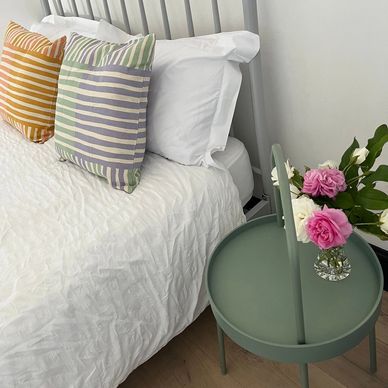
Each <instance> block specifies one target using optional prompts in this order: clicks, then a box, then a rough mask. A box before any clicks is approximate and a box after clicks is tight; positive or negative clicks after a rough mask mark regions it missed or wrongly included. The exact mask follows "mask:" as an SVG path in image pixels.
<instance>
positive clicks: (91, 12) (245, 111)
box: [41, 0, 273, 212]
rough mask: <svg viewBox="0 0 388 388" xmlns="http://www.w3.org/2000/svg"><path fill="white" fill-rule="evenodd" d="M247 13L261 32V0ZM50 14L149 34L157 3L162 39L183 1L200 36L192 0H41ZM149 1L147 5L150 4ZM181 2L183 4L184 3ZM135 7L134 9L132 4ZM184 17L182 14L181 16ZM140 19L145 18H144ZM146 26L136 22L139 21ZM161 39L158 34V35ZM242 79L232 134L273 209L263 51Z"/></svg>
mask: <svg viewBox="0 0 388 388" xmlns="http://www.w3.org/2000/svg"><path fill="white" fill-rule="evenodd" d="M206 1H208V2H210V3H211V9H212V19H213V31H214V32H215V33H218V32H221V31H223V29H222V20H221V17H220V8H219V5H220V4H219V3H222V2H223V0H206ZM240 1H241V5H242V10H243V15H244V25H243V26H242V27H243V28H244V29H246V30H248V31H251V32H254V33H256V34H258V33H259V22H258V13H257V0H240ZM41 2H42V6H43V9H44V12H45V14H46V15H50V14H58V15H62V16H64V15H66V16H80V17H86V18H90V19H94V20H96V19H100V18H101V16H98V15H99V14H101V12H100V11H101V10H102V15H103V16H102V17H103V18H104V19H106V20H107V21H108V22H110V23H112V24H115V25H118V27H120V28H124V29H125V30H126V31H127V32H128V33H130V34H137V33H145V34H146V33H149V31H150V30H152V31H153V32H156V34H157V31H155V30H154V29H150V23H149V19H150V18H149V13H148V12H149V8H147V4H148V5H149V4H152V13H155V11H157V13H158V14H159V17H160V21H161V26H162V30H163V33H162V34H163V35H164V36H163V38H165V39H173V33H172V30H173V28H172V27H174V25H173V24H172V23H171V20H172V19H171V18H170V14H169V9H171V8H169V7H171V6H172V3H174V6H176V5H183V9H184V18H183V19H185V24H186V34H185V35H186V36H195V35H196V26H195V21H194V19H193V12H192V7H191V6H192V1H191V2H190V0H148V1H147V2H146V1H144V0H110V1H108V0H93V1H91V0H41ZM145 3H146V4H145ZM179 3H180V4H179ZM128 5H130V6H131V7H134V6H136V7H137V11H138V12H137V17H140V20H137V21H138V23H133V18H131V17H130V16H133V15H132V13H129V12H128V9H129V7H128ZM113 6H115V7H116V8H117V7H119V8H118V9H119V14H120V19H121V20H118V21H116V20H113V19H114V18H113V17H112V14H113V11H112V10H113ZM131 9H132V8H131ZM180 20H182V18H180ZM139 22H140V23H139ZM135 24H137V26H139V25H140V26H141V27H140V28H141V31H139V30H138V29H139V27H137V28H136V27H134V25H135ZM157 36H158V38H159V34H157ZM242 72H243V83H242V87H241V92H240V96H239V100H238V102H237V106H236V111H235V115H234V119H233V127H232V134H233V136H235V137H237V138H238V139H240V140H241V141H242V142H243V143H244V144H245V146H246V148H247V150H248V153H249V156H250V159H251V163H252V169H253V173H254V177H255V195H256V196H257V197H259V198H260V199H261V200H262V201H261V208H262V209H266V210H267V212H270V211H271V208H272V206H271V204H272V203H273V188H272V183H271V179H270V140H269V133H268V132H267V127H266V122H265V115H264V99H263V87H262V72H261V60H260V53H259V55H257V56H256V58H255V59H254V60H253V61H252V62H251V63H250V64H249V65H247V66H242Z"/></svg>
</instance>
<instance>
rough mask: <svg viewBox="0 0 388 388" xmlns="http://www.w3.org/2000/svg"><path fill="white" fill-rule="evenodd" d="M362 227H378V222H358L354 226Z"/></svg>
mask: <svg viewBox="0 0 388 388" xmlns="http://www.w3.org/2000/svg"><path fill="white" fill-rule="evenodd" d="M363 225H380V223H379V222H360V223H358V224H354V226H363Z"/></svg>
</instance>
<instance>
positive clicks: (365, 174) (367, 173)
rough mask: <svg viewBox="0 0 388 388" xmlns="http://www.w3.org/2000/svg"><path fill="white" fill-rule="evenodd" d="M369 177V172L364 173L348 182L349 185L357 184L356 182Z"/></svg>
mask: <svg viewBox="0 0 388 388" xmlns="http://www.w3.org/2000/svg"><path fill="white" fill-rule="evenodd" d="M367 175H369V171H367V172H364V173H363V174H361V175H359V176H356V177H354V178H352V179H350V181H349V182H347V184H348V185H350V184H351V183H353V182H356V181H358V180H359V179H360V178H362V177H364V176H367Z"/></svg>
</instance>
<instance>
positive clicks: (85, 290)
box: [0, 122, 245, 388]
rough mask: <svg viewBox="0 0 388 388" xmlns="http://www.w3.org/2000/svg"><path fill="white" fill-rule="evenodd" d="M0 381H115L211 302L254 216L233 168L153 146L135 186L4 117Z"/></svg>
mask: <svg viewBox="0 0 388 388" xmlns="http://www.w3.org/2000/svg"><path fill="white" fill-rule="evenodd" d="M0 167H1V169H0V185H1V186H0V387H4V388H5V387H6V388H12V387H23V388H54V387H55V388H81V387H82V388H88V387H90V388H99V387H104V388H105V387H106V388H113V387H116V386H117V385H118V384H119V383H120V382H122V381H123V380H124V379H125V378H126V376H127V375H128V374H129V373H130V372H131V371H132V370H133V369H135V368H136V367H137V366H138V365H140V364H141V363H143V362H144V361H145V360H147V359H148V358H150V357H151V356H152V355H153V354H154V353H156V352H157V351H158V350H159V349H160V348H161V347H163V346H164V345H165V344H166V343H167V342H168V341H169V340H170V339H171V338H172V337H173V336H175V335H177V334H178V333H179V332H181V331H182V330H183V329H184V328H185V327H186V326H187V325H189V324H190V323H191V322H192V321H193V320H194V319H195V318H196V317H197V316H198V315H199V313H200V312H201V311H202V310H203V309H204V308H205V306H206V304H207V298H206V292H205V289H204V286H203V273H204V268H205V264H206V259H207V258H208V257H209V255H210V253H211V251H212V250H213V249H214V247H215V246H216V244H217V243H218V242H219V241H220V239H222V237H224V236H225V235H226V234H227V233H228V232H230V231H231V230H232V229H233V228H235V227H236V226H238V225H240V224H241V223H243V222H244V221H245V217H244V215H243V212H242V208H241V202H240V199H239V195H238V191H237V188H236V187H235V185H234V184H233V182H232V178H231V176H230V174H229V173H228V172H227V171H222V170H219V169H213V168H210V169H207V168H203V167H187V166H182V165H179V164H177V163H174V162H171V161H168V160H166V159H164V158H162V157H160V156H157V155H154V154H147V155H146V158H145V162H144V168H143V171H142V179H141V183H140V185H139V186H138V187H137V188H136V190H135V192H134V193H133V194H131V195H128V194H126V193H124V192H123V191H117V190H114V189H112V188H111V187H110V186H109V184H108V183H107V182H106V181H104V180H102V179H100V178H97V177H96V176H94V175H91V174H89V173H88V172H86V171H84V170H82V169H80V168H78V167H77V166H75V165H72V164H71V163H69V162H65V163H61V162H59V161H58V160H57V156H56V154H55V150H54V144H53V140H50V141H48V142H47V143H46V144H43V145H40V144H32V143H29V142H28V141H26V140H24V139H23V138H22V136H21V135H20V134H19V133H18V132H17V131H16V130H15V129H12V128H11V127H9V126H8V125H7V124H5V123H3V122H0Z"/></svg>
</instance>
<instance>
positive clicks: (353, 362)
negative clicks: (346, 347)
mask: <svg viewBox="0 0 388 388" xmlns="http://www.w3.org/2000/svg"><path fill="white" fill-rule="evenodd" d="M376 336H377V360H378V371H377V373H376V374H375V375H373V376H371V375H370V374H369V373H368V362H369V354H368V341H367V339H366V340H364V341H363V342H362V343H361V344H360V345H359V346H357V347H356V348H354V349H353V350H351V351H350V352H347V353H346V354H344V355H343V356H341V357H336V358H334V359H331V360H328V361H325V362H319V363H315V364H311V365H310V369H309V372H310V387H311V388H345V387H346V388H388V293H387V292H385V293H384V297H383V303H382V311H381V315H380V318H379V321H378V323H377V326H376ZM225 348H226V354H227V366H228V374H227V375H226V376H222V375H221V373H220V371H219V369H218V354H217V333H216V327H215V321H214V318H213V316H212V313H211V310H210V309H209V308H207V309H206V310H205V311H204V312H203V313H202V314H201V316H200V317H199V318H198V319H197V320H196V321H195V322H194V323H193V324H192V325H191V326H189V327H188V328H187V329H186V330H185V331H184V332H183V333H182V334H180V335H179V336H177V337H176V338H174V339H173V340H172V341H171V342H170V343H169V344H168V345H167V346H165V347H164V348H163V349H162V350H161V351H160V352H159V353H157V354H156V355H155V356H154V357H152V358H151V359H150V360H149V361H147V362H146V363H145V364H143V365H142V366H140V367H139V368H137V369H136V370H135V371H134V372H133V373H132V374H131V375H130V376H129V377H128V378H127V380H126V381H125V382H124V383H122V384H121V385H120V388H183V387H184V388H295V387H299V376H298V367H297V366H296V365H293V364H279V363H276V362H273V361H268V360H264V359H261V358H260V357H257V356H255V355H253V354H251V353H249V352H247V351H245V350H244V349H242V348H240V347H239V346H238V345H236V344H235V343H233V342H232V341H231V340H229V339H228V338H226V341H225Z"/></svg>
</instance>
